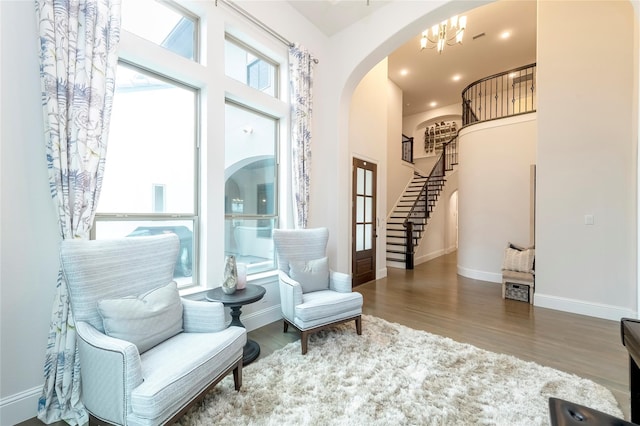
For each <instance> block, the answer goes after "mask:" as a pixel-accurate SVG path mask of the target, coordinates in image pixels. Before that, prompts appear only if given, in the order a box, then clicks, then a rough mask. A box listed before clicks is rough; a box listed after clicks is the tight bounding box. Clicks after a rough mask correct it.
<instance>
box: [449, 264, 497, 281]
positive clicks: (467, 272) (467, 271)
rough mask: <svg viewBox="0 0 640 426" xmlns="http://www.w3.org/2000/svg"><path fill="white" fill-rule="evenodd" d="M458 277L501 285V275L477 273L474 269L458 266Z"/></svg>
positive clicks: (484, 272)
mask: <svg viewBox="0 0 640 426" xmlns="http://www.w3.org/2000/svg"><path fill="white" fill-rule="evenodd" d="M458 275H462V276H463V277H466V278H471V279H474V280H481V281H489V282H491V283H502V273H495V272H486V271H478V270H476V269H471V268H465V267H464V266H460V265H458Z"/></svg>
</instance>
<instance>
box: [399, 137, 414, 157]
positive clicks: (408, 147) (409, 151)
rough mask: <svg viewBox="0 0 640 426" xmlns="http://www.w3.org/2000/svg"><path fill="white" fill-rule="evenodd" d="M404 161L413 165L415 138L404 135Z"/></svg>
mask: <svg viewBox="0 0 640 426" xmlns="http://www.w3.org/2000/svg"><path fill="white" fill-rule="evenodd" d="M402 160H403V161H406V162H407V163H413V138H410V137H409V136H405V135H404V134H403V135H402Z"/></svg>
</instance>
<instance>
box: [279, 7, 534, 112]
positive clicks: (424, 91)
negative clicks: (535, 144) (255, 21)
mask: <svg viewBox="0 0 640 426" xmlns="http://www.w3.org/2000/svg"><path fill="white" fill-rule="evenodd" d="M289 3H290V4H291V5H292V6H293V7H294V8H296V9H297V10H298V11H299V12H300V13H302V14H303V15H304V16H305V17H306V18H307V19H308V20H309V21H311V22H312V23H313V24H314V25H315V26H316V27H318V29H320V30H321V31H322V32H323V33H325V34H326V35H327V36H331V35H333V34H335V33H337V32H339V31H341V30H342V29H344V28H346V27H348V26H349V25H351V24H352V23H354V22H356V21H357V20H359V19H362V18H364V17H365V16H367V15H369V14H371V13H373V12H374V11H375V10H377V9H379V8H381V7H384V6H386V5H387V4H389V3H391V1H376V0H371V1H370V4H369V6H367V2H366V0H308V1H296V0H290V1H289ZM464 15H466V16H467V29H466V31H465V34H464V40H463V42H462V44H458V45H454V46H446V47H445V49H444V51H443V52H442V54H438V52H437V51H436V50H435V49H425V50H424V51H420V38H421V34H416V35H415V37H413V38H412V39H411V40H408V41H407V43H406V44H404V45H403V46H400V47H399V48H398V49H397V50H396V51H395V52H393V53H392V54H391V55H389V57H388V67H389V70H388V73H389V78H390V79H391V80H392V81H393V82H394V83H396V84H397V85H398V86H399V87H400V89H402V91H403V104H404V106H403V115H405V116H406V115H412V114H416V113H419V112H423V111H427V110H429V109H433V108H439V107H442V106H446V105H452V104H455V103H459V102H460V99H461V98H460V96H461V93H462V90H463V89H464V88H465V87H466V86H467V85H469V84H470V83H472V82H474V81H476V80H479V79H481V78H484V77H488V76H490V75H493V74H496V73H499V72H502V71H508V70H510V69H512V68H516V67H519V66H521V65H528V64H531V63H534V62H535V61H536V1H535V0H501V1H496V2H494V3H491V4H488V5H485V6H481V7H478V8H476V9H472V10H469V11H468V12H466V13H464ZM429 26H430V25H429V24H426V25H425V29H426V27H429ZM504 32H508V33H509V37H508V38H506V39H503V38H501V35H502V34H503V33H504ZM481 34H484V35H481ZM479 35H481V36H480V37H477V36H479ZM474 38H475V39H474ZM402 70H406V72H407V74H406V75H404V76H403V75H401V71H402ZM455 75H458V76H459V80H458V81H454V80H453V77H454V76H455ZM434 102H435V105H432V103H434Z"/></svg>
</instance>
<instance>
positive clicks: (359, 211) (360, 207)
mask: <svg viewBox="0 0 640 426" xmlns="http://www.w3.org/2000/svg"><path fill="white" fill-rule="evenodd" d="M356 222H364V197H362V196H360V195H358V196H357V197H356Z"/></svg>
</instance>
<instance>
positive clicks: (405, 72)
mask: <svg viewBox="0 0 640 426" xmlns="http://www.w3.org/2000/svg"><path fill="white" fill-rule="evenodd" d="M407 74H409V70H408V69H406V68H405V69H401V70H400V75H407Z"/></svg>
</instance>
